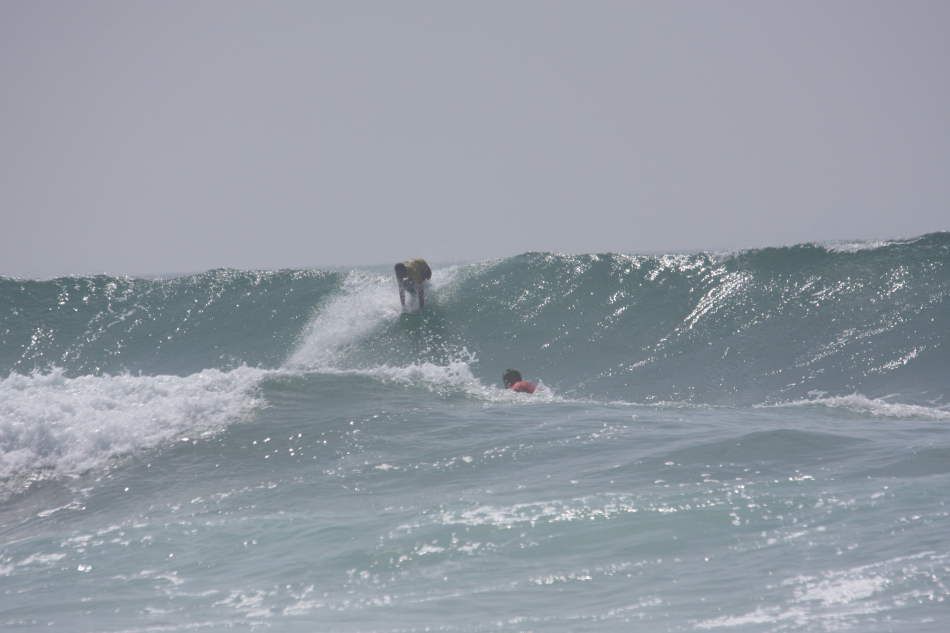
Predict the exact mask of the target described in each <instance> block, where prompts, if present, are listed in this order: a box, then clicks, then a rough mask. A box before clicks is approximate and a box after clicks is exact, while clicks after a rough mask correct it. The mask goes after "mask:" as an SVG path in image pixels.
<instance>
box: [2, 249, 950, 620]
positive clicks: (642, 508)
mask: <svg viewBox="0 0 950 633" xmlns="http://www.w3.org/2000/svg"><path fill="white" fill-rule="evenodd" d="M948 296H950V235H948V234H931V235H927V236H923V237H921V238H918V239H915V240H905V241H892V242H880V243H858V244H836V245H801V246H796V247H788V248H778V249H764V250H757V251H746V252H740V253H733V254H723V255H710V254H696V255H680V254H671V255H661V256H628V255H620V254H601V255H583V256H564V255H557V254H550V253H529V254H524V255H520V256H517V257H512V258H508V259H504V260H496V261H486V262H479V263H475V264H467V265H457V266H437V267H435V270H434V277H433V282H432V290H431V293H430V303H429V305H428V306H427V308H428V309H427V311H426V312H425V313H423V314H419V315H411V314H402V313H401V312H400V310H399V303H398V298H397V297H396V292H395V285H394V283H393V281H392V279H391V275H390V272H389V271H388V270H384V269H374V268H365V269H357V270H352V271H278V272H257V271H233V270H217V271H209V272H206V273H201V274H197V275H192V276H179V277H174V278H169V279H129V278H114V277H105V276H100V277H88V278H76V277H74V278H62V279H55V280H46V281H38V280H19V279H9V278H0V368H2V369H3V374H2V375H4V376H5V378H2V379H0V627H2V628H3V629H4V630H11V631H21V630H22V631H32V630H45V631H50V630H55V631H89V632H93V631H186V630H188V631H190V630H274V631H389V632H396V631H400V632H402V631H499V630H501V631H594V630H596V631H604V630H608V631H631V630H634V631H639V630H642V631H710V630H711V631H742V632H746V631H842V630H853V631H934V632H937V631H945V630H947V627H948V625H950V590H948V585H950V530H948V527H950V520H948V512H950V508H948V502H950V493H948V492H947V491H948V490H950V485H948V484H950V434H948V430H947V429H948V424H950V403H948V400H947V396H948V390H947V386H948V384H950V381H948V377H950V370H948V368H950V355H948V343H950V341H948V338H950V334H948V333H950V328H948V323H950V309H948ZM507 367H517V368H519V369H521V370H522V372H523V373H524V374H525V376H526V377H527V378H530V379H532V380H537V381H540V383H541V388H540V390H539V391H538V392H537V393H536V394H535V395H533V396H526V395H522V394H514V393H511V392H507V391H504V390H502V389H501V388H500V377H501V374H502V372H503V371H504V369H506V368H507Z"/></svg>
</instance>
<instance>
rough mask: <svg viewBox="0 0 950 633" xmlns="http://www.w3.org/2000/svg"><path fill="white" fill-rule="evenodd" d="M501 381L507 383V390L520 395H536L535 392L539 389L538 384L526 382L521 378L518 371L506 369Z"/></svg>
mask: <svg viewBox="0 0 950 633" xmlns="http://www.w3.org/2000/svg"><path fill="white" fill-rule="evenodd" d="M501 380H502V382H504V383H505V389H511V390H512V391H518V392H520V393H534V390H535V389H537V388H538V385H537V384H535V383H533V382H531V381H529V380H524V379H523V378H522V377H521V372H520V371H518V370H517V369H506V370H505V373H504V375H503V376H502V377H501Z"/></svg>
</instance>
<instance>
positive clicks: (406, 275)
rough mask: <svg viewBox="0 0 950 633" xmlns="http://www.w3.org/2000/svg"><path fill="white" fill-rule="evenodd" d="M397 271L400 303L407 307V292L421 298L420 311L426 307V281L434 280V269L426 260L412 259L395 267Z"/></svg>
mask: <svg viewBox="0 0 950 633" xmlns="http://www.w3.org/2000/svg"><path fill="white" fill-rule="evenodd" d="M394 268H395V270H396V285H398V286H399V303H401V304H402V307H403V308H405V307H406V292H409V293H411V294H414V295H416V296H417V297H418V298H419V309H420V310H421V309H422V308H423V306H424V305H425V287H424V284H425V282H426V281H428V280H430V279H432V269H431V268H429V264H427V263H426V260H424V259H410V260H408V261H405V262H399V263H398V264H396V265H395V266H394Z"/></svg>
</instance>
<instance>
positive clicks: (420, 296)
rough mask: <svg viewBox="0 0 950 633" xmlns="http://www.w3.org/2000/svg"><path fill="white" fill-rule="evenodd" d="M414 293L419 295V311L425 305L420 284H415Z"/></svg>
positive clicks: (424, 297)
mask: <svg viewBox="0 0 950 633" xmlns="http://www.w3.org/2000/svg"><path fill="white" fill-rule="evenodd" d="M416 293H417V294H418V295H419V309H420V310H421V309H422V307H423V306H424V305H425V303H426V294H425V290H423V288H422V283H421V282H417V283H416Z"/></svg>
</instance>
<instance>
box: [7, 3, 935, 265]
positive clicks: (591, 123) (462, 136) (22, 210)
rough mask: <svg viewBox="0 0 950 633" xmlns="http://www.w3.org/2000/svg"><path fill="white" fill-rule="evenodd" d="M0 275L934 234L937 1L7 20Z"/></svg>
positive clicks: (317, 8) (396, 8)
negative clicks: (931, 232)
mask: <svg viewBox="0 0 950 633" xmlns="http://www.w3.org/2000/svg"><path fill="white" fill-rule="evenodd" d="M0 89H2V93H0V213H2V216H0V217H2V223H0V274H3V275H23V276H49V275H53V274H60V273H93V272H110V273H146V272H179V271H196V270H203V269H207V268H212V267H222V266H227V267H237V268H281V267H309V266H345V265H353V264H379V263H385V262H389V261H395V260H399V259H404V258H407V257H410V256H423V257H427V258H429V259H430V260H432V261H436V262H439V261H441V262H449V261H474V260H482V259H486V258H493V257H501V256H508V255H514V254H517V253H521V252H524V251H528V250H540V251H560V252H570V253H580V252H606V251H615V252H631V253H640V252H657V251H670V250H677V251H683V250H720V249H729V248H741V247H754V246H765V245H778V244H789V243H796V242H802V241H813V240H837V239H865V238H886V237H901V236H912V235H918V234H921V233H926V232H930V231H935V230H947V229H950V2H945V1H942V0H941V1H934V2H922V1H910V2H903V1H901V2H898V1H896V0H894V1H890V2H873V1H866V0H861V1H853V2H851V1H848V2H846V1H831V0H823V1H821V2H806V1H800V0H795V1H782V2H769V1H759V0H756V1H750V2H743V1H728V2H727V1H725V0H722V1H699V0H697V1H694V2H670V1H666V0H664V1H657V2H646V1H644V2H635V1H633V0H630V1H626V2H604V1H599V2H598V1H594V2H580V1H574V2H554V1H533V2H528V1H517V0H512V1H505V2H483V1H478V2H475V1H472V2H464V3H463V2H442V1H433V2H383V1H380V2H354V1H346V2H318V1H315V0H314V1H311V0H307V1H301V2H293V1H288V0H285V1H282V2H263V1H255V2H247V1H240V0H238V1H235V0H227V1H214V0H205V1H200V2H199V1H192V0H189V1H187V2H180V1H161V2H160V1H158V0H156V1H151V2H143V1H129V0H117V1H115V2H105V1H86V2H66V1H63V2H51V1H49V0H0Z"/></svg>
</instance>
